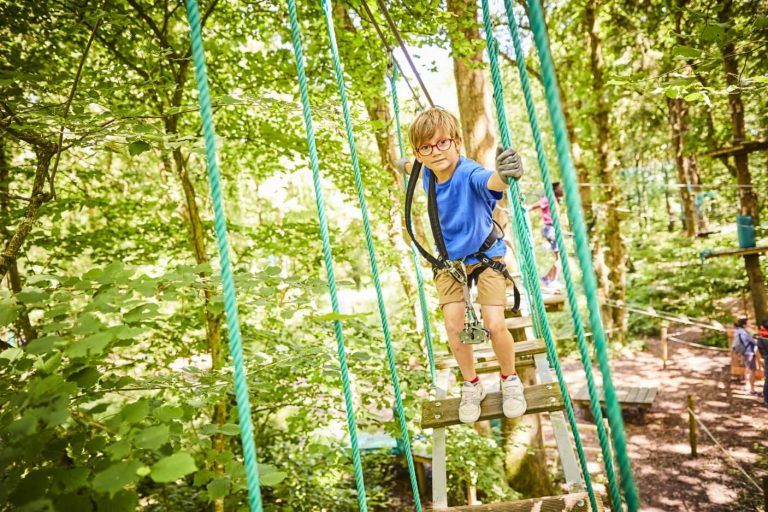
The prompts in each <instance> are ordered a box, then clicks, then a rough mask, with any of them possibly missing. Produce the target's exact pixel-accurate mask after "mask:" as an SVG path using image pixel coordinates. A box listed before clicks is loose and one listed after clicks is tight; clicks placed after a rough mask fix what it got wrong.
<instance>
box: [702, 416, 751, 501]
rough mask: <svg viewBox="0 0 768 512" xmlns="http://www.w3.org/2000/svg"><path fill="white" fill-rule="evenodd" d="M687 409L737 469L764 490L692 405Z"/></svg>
mask: <svg viewBox="0 0 768 512" xmlns="http://www.w3.org/2000/svg"><path fill="white" fill-rule="evenodd" d="M687 409H688V412H689V413H690V414H691V416H693V419H695V420H696V423H698V424H699V426H700V427H701V428H702V430H704V432H705V433H706V434H707V435H708V436H709V438H710V439H711V440H712V442H714V443H715V444H716V445H717V447H718V448H720V450H721V451H722V452H723V453H724V454H725V456H726V457H728V458H729V459H730V460H731V462H733V465H734V466H736V469H738V470H739V471H741V473H742V474H743V475H744V476H745V477H747V480H749V481H750V482H751V483H752V485H754V486H755V487H756V488H757V490H758V491H759V492H763V488H762V487H760V484H758V483H757V482H755V481H754V479H753V478H752V477H751V476H749V473H747V472H746V471H745V470H744V468H743V467H742V466H741V464H739V461H737V460H736V459H734V458H733V455H731V454H730V453H728V450H726V449H725V448H723V445H721V444H720V443H719V442H718V441H717V439H715V436H713V435H712V432H710V431H709V429H708V428H707V426H706V425H704V423H702V421H701V420H700V419H699V417H698V416H696V413H695V412H694V411H693V409H691V408H690V407H688V408H687Z"/></svg>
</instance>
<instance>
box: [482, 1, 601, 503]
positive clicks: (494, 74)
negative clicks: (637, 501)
mask: <svg viewBox="0 0 768 512" xmlns="http://www.w3.org/2000/svg"><path fill="white" fill-rule="evenodd" d="M482 7H483V25H484V27H485V38H486V45H487V49H488V58H489V61H490V66H491V78H492V81H493V99H494V103H495V106H496V114H497V118H498V123H499V132H500V135H501V144H502V146H504V147H505V148H509V147H511V145H512V140H511V135H510V131H509V125H508V123H507V115H506V110H505V108H504V89H503V85H502V82H501V71H500V69H499V61H498V54H497V44H496V40H495V38H494V36H493V29H492V28H491V14H490V10H489V7H488V0H482ZM507 192H508V194H509V204H510V206H511V207H512V209H513V212H514V224H515V227H516V231H517V233H516V234H517V237H518V240H519V242H520V248H521V249H522V251H521V254H522V258H523V265H522V266H523V271H524V272H525V273H527V275H528V278H527V281H528V283H527V284H528V286H530V289H529V291H530V294H531V296H532V298H533V304H532V306H533V313H534V318H536V316H538V321H537V323H538V325H539V327H540V328H541V331H542V334H543V336H544V343H545V345H546V347H547V356H548V358H549V363H550V365H551V366H552V368H553V369H554V370H555V373H556V375H557V382H558V385H559V387H560V392H561V394H562V396H563V402H564V405H565V412H566V416H567V417H568V422H569V423H570V425H571V430H572V433H573V438H574V442H575V444H576V452H577V454H578V457H579V462H580V463H581V469H582V476H583V478H584V483H585V485H586V488H587V493H588V495H589V501H590V504H591V505H592V509H593V510H598V508H597V499H596V498H595V493H594V489H592V481H591V478H590V475H589V468H588V466H587V458H586V456H585V454H584V447H583V446H582V444H581V436H580V435H579V430H578V427H577V426H576V416H575V415H574V413H573V404H572V403H571V397H570V396H569V394H568V388H567V386H566V385H565V380H564V379H563V373H562V369H561V368H560V361H559V359H558V355H557V348H556V347H555V341H554V337H553V335H552V330H551V329H550V327H549V323H548V322H547V318H546V317H547V314H546V307H545V305H544V300H543V297H542V295H541V286H540V284H539V279H538V271H537V270H536V262H535V260H534V254H533V247H532V246H531V241H530V238H529V235H528V233H529V229H528V221H527V218H526V217H527V216H526V213H525V209H524V208H523V207H522V204H521V202H520V187H519V186H518V183H517V182H516V181H514V180H512V181H511V182H510V184H509V189H508V190H507Z"/></svg>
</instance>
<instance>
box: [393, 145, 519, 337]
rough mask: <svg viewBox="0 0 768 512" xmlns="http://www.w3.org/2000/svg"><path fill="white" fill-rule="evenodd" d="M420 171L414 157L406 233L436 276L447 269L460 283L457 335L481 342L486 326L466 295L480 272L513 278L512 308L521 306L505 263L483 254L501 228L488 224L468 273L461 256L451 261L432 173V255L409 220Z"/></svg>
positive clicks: (498, 236) (429, 196)
mask: <svg viewBox="0 0 768 512" xmlns="http://www.w3.org/2000/svg"><path fill="white" fill-rule="evenodd" d="M420 174H421V162H419V161H418V160H415V161H414V163H413V168H412V169H411V174H410V176H409V178H408V188H407V189H406V194H405V227H406V229H407V230H408V234H409V235H410V237H411V240H413V243H414V245H415V246H416V249H418V251H419V252H420V253H421V255H422V256H424V258H425V259H426V260H427V261H428V262H429V263H430V264H431V265H432V270H433V271H434V272H435V275H437V272H439V271H440V270H444V271H446V272H448V273H449V274H450V275H451V276H452V277H453V278H454V279H455V280H456V281H458V283H459V284H460V285H461V287H462V290H463V292H464V302H465V304H466V306H465V318H464V330H463V331H462V332H461V334H460V335H459V338H460V339H461V341H462V343H472V344H476V343H483V342H485V341H488V339H489V337H490V336H489V333H488V330H487V329H485V328H484V327H483V325H482V323H481V322H480V321H479V320H478V318H477V313H476V312H475V308H474V306H473V305H472V300H471V298H470V295H469V290H470V288H471V287H472V286H473V285H475V284H476V283H477V281H478V279H479V278H480V274H482V273H483V271H485V269H487V268H490V269H492V270H494V271H496V272H498V273H500V274H501V275H503V276H504V277H505V278H506V279H508V280H509V281H512V286H513V288H514V304H513V306H512V307H513V309H514V310H515V311H518V310H519V308H520V291H519V290H518V289H517V285H515V281H514V279H512V276H510V275H509V272H507V266H506V265H505V264H504V262H502V261H495V260H493V259H491V258H489V257H488V256H486V254H485V251H487V250H489V249H490V248H491V247H493V246H494V245H495V244H496V242H498V241H499V240H500V239H502V238H504V230H503V229H501V226H499V225H498V224H497V223H496V221H493V224H492V226H491V232H490V233H489V234H488V236H487V237H486V238H485V241H484V242H483V243H482V245H481V246H480V247H479V248H478V250H477V251H476V252H474V253H472V254H470V255H469V256H466V257H465V258H475V259H477V260H478V262H479V264H478V265H477V267H475V268H474V269H473V270H472V272H470V273H469V275H467V272H466V268H465V267H464V259H465V258H462V259H460V260H451V259H450V258H449V256H448V249H447V248H446V246H445V240H444V239H443V230H442V228H441V227H440V214H439V212H438V208H437V192H436V189H437V178H436V177H435V174H434V173H430V176H429V186H428V189H427V213H428V214H429V224H430V227H431V228H432V236H433V237H434V239H435V245H436V246H437V251H438V256H437V257H435V256H433V255H432V254H430V253H429V251H427V250H426V249H425V248H424V247H422V245H421V244H419V242H418V240H417V239H416V236H415V235H414V233H413V223H412V221H411V210H412V206H413V195H414V193H415V191H416V186H417V185H418V182H419V175H420Z"/></svg>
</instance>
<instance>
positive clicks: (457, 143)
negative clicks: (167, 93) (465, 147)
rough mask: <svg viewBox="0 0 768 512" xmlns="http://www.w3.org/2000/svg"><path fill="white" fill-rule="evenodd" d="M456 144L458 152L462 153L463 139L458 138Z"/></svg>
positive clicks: (455, 140)
mask: <svg viewBox="0 0 768 512" xmlns="http://www.w3.org/2000/svg"><path fill="white" fill-rule="evenodd" d="M453 140H454V143H455V144H456V151H458V152H461V137H456V138H455V139H453Z"/></svg>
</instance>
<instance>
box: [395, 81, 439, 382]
mask: <svg viewBox="0 0 768 512" xmlns="http://www.w3.org/2000/svg"><path fill="white" fill-rule="evenodd" d="M389 85H390V91H391V94H392V109H393V110H394V112H395V130H396V131H397V145H398V147H399V148H400V157H401V158H403V157H405V144H403V132H402V130H401V128H400V102H399V101H398V99H397V67H395V68H394V69H393V70H392V74H391V75H390V76H389ZM403 184H404V185H405V188H406V189H407V188H408V176H407V175H403ZM411 253H412V254H413V268H415V269H416V284H417V285H418V288H419V304H420V305H421V323H422V325H423V326H424V343H425V344H426V346H427V359H428V360H429V376H430V378H431V379H432V386H433V387H434V386H436V385H437V372H436V371H435V352H434V350H433V349H432V326H431V325H430V322H429V309H428V308H427V297H426V295H425V294H424V276H423V275H422V274H421V260H420V259H419V253H418V251H417V250H416V246H415V245H414V244H413V242H411Z"/></svg>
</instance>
